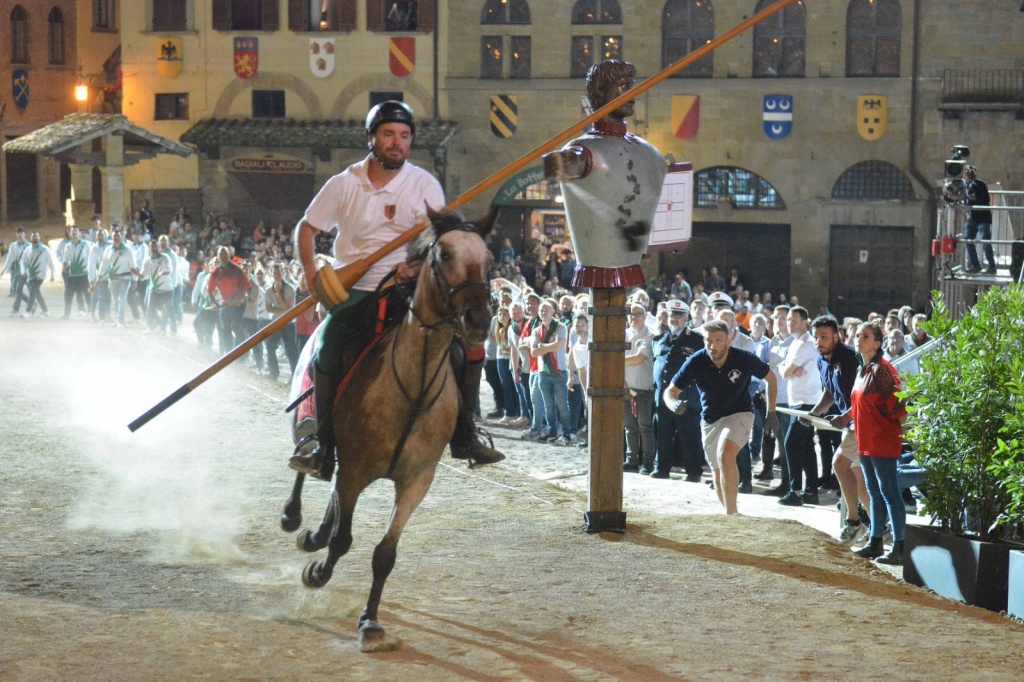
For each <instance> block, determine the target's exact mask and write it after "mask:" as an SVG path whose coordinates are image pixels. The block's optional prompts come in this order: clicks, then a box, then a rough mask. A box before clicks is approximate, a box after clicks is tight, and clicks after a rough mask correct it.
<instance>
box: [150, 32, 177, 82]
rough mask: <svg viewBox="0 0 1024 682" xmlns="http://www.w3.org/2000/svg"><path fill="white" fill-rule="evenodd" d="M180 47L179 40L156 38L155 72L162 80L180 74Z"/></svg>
mask: <svg viewBox="0 0 1024 682" xmlns="http://www.w3.org/2000/svg"><path fill="white" fill-rule="evenodd" d="M183 63H184V62H183V61H182V46H181V38H157V40H156V70H157V71H159V72H160V75H161V76H163V77H164V78H174V77H175V76H177V75H178V74H179V73H181V67H182V65H183Z"/></svg>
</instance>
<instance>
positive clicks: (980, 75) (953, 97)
mask: <svg viewBox="0 0 1024 682" xmlns="http://www.w3.org/2000/svg"><path fill="white" fill-rule="evenodd" d="M942 103H943V104H954V103H971V104H1021V103H1024V69H946V70H944V71H943V72H942Z"/></svg>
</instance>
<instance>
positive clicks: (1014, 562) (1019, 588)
mask: <svg viewBox="0 0 1024 682" xmlns="http://www.w3.org/2000/svg"><path fill="white" fill-rule="evenodd" d="M1008 588H1009V589H1008V591H1007V598H1006V612H1007V613H1009V614H1010V615H1011V616H1017V618H1024V550H1019V549H1015V550H1011V551H1010V572H1009V583H1008Z"/></svg>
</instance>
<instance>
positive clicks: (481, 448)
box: [451, 341, 505, 466]
mask: <svg viewBox="0 0 1024 682" xmlns="http://www.w3.org/2000/svg"><path fill="white" fill-rule="evenodd" d="M451 360H452V367H453V368H454V369H455V377H456V379H457V380H458V382H459V393H460V394H461V398H462V400H461V404H460V406H459V414H458V417H457V418H456V420H455V434H454V435H453V436H452V442H451V451H452V457H454V458H455V459H465V460H469V465H470V466H473V465H476V464H494V463H495V462H500V461H501V460H503V459H505V455H503V454H501V453H500V452H498V451H497V450H495V449H494V448H493V447H489V446H487V445H484V443H483V442H482V441H481V440H480V439H481V436H486V434H485V433H484V432H482V431H481V430H479V429H477V427H476V425H475V424H474V423H473V410H474V406H475V405H476V400H477V396H479V395H480V375H481V374H482V372H483V367H484V363H483V362H482V361H481V362H474V363H469V362H467V361H466V355H465V350H464V349H463V348H462V344H461V343H460V342H458V341H455V342H453V343H452V354H451ZM486 437H487V438H488V440H490V437H489V436H486ZM491 444H492V445H493V442H492V443H491Z"/></svg>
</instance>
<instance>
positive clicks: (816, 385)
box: [780, 332, 821, 406]
mask: <svg viewBox="0 0 1024 682" xmlns="http://www.w3.org/2000/svg"><path fill="white" fill-rule="evenodd" d="M790 336H794V335H793V334H790ZM783 365H784V366H788V367H792V366H794V365H796V366H799V367H803V370H804V373H803V375H802V376H799V377H797V376H791V377H789V386H787V392H788V394H789V395H788V397H789V405H790V406H793V405H814V404H815V403H817V402H818V399H819V398H821V375H820V374H819V373H818V349H817V348H816V347H815V346H814V338H813V337H812V336H811V334H810V332H804V333H803V334H801V335H800V336H794V338H793V343H792V344H790V346H789V350H788V351H787V353H786V359H785V361H784V363H783ZM780 369H781V368H780Z"/></svg>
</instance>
